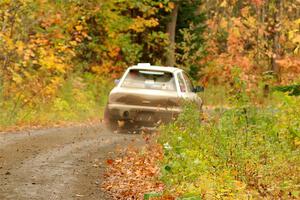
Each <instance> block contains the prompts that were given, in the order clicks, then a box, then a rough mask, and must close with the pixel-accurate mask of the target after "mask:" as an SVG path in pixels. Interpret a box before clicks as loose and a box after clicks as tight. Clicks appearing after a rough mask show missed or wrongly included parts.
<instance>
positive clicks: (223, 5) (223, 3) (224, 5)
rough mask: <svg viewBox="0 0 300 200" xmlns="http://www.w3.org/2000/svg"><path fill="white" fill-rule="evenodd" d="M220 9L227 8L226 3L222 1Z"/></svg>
mask: <svg viewBox="0 0 300 200" xmlns="http://www.w3.org/2000/svg"><path fill="white" fill-rule="evenodd" d="M220 7H223V8H225V7H227V1H226V0H224V1H223V2H222V3H221V5H220Z"/></svg>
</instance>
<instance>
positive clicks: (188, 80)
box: [183, 73, 194, 92]
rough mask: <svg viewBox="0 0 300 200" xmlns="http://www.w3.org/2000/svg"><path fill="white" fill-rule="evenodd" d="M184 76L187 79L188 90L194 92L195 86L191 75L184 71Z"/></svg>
mask: <svg viewBox="0 0 300 200" xmlns="http://www.w3.org/2000/svg"><path fill="white" fill-rule="evenodd" d="M183 78H184V80H185V83H186V86H187V90H188V92H193V89H194V86H193V83H192V81H191V80H190V78H189V76H188V75H187V74H185V73H183Z"/></svg>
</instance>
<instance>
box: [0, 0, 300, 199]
mask: <svg viewBox="0 0 300 200" xmlns="http://www.w3.org/2000/svg"><path fill="white" fill-rule="evenodd" d="M137 63H151V64H152V65H161V66H175V67H178V68H181V69H184V70H185V71H187V72H188V73H189V74H190V76H191V77H192V78H193V81H194V83H195V84H198V85H202V86H204V87H205V92H204V93H203V94H201V95H202V98H203V100H204V106H205V107H207V108H210V109H211V108H216V109H215V110H214V111H213V114H211V115H205V113H204V116H202V117H203V121H204V125H200V124H199V123H197V120H198V119H197V117H199V116H195V115H194V114H193V112H192V110H193V105H187V106H186V109H185V112H184V113H183V114H182V116H180V117H179V119H178V120H177V121H176V122H174V123H172V124H169V125H166V126H163V127H161V128H160V135H159V136H157V137H156V144H155V145H154V144H152V145H154V146H155V147H153V148H157V152H158V155H156V156H153V157H152V158H151V159H155V160H156V161H157V160H159V164H158V166H157V162H156V161H153V162H150V165H151V166H148V167H150V168H151V169H152V168H153V166H152V165H155V166H156V167H157V168H155V169H156V172H155V173H157V174H158V175H157V177H159V183H157V184H156V186H160V185H161V184H163V185H164V187H163V188H164V189H163V191H162V187H156V186H153V187H152V186H149V187H148V189H149V188H150V189H153V191H154V192H155V191H156V192H158V193H163V195H164V197H163V198H165V199H175V197H178V196H182V195H188V196H189V195H192V196H193V195H196V196H197V195H198V196H199V198H198V199H202V198H203V199H298V198H300V188H299V184H300V177H299V174H300V168H299V166H300V164H299V163H300V160H299V157H300V156H299V155H300V154H299V152H300V149H299V146H300V104H299V103H300V99H299V97H298V96H299V94H300V76H299V74H300V1H299V0H1V1H0V131H4V130H5V131H7V130H16V129H22V128H24V127H25V128H26V127H45V126H53V125H57V124H58V125H63V124H68V123H79V122H86V121H92V122H96V123H98V122H99V121H100V120H101V118H102V116H103V109H104V106H105V104H106V101H107V95H108V93H109V91H110V89H111V88H112V87H113V82H114V79H118V78H119V77H120V76H121V75H122V73H123V72H124V70H126V69H127V67H129V66H132V65H135V64H137ZM224 107H225V108H226V109H224ZM227 108H231V109H227ZM196 133H198V134H196ZM199 141H201V142H199ZM191 144H193V145H191ZM148 151H149V150H145V152H144V154H143V155H140V154H138V153H136V154H134V155H133V156H132V157H133V158H136V159H138V160H140V159H144V158H141V157H140V156H146V157H147V156H148V158H149V159H150V157H151V153H149V152H148ZM159 152H160V153H159ZM131 153H132V152H131ZM126 159H127V160H126ZM145 159H146V158H145ZM120 162H123V164H124V163H125V164H126V163H127V164H128V162H132V160H131V161H130V159H129V158H128V157H124V158H122V160H118V161H117V163H115V161H114V162H111V163H109V165H110V166H111V168H112V171H113V172H115V171H114V170H115V167H117V165H119V164H120ZM191 163H192V164H191ZM125 164H124V165H125ZM144 167H145V170H146V169H147V166H144ZM160 169H161V170H160ZM133 170H138V169H133ZM150 171H151V170H150ZM155 173H154V172H151V173H148V174H146V175H145V176H146V177H147V176H150V177H152V175H153V174H155ZM111 174H112V176H113V175H114V173H111ZM149 174H151V175H149ZM125 178H126V177H125ZM127 178H128V177H127ZM123 179H124V177H123ZM145 180H148V179H145ZM203 180H205V181H206V184H202V183H203V182H201V181H203ZM114 181H119V182H117V183H115V182H114ZM122 181H124V180H119V179H118V180H117V179H116V178H113V177H112V179H110V180H108V182H107V183H106V185H105V186H104V188H106V189H107V190H108V191H111V193H112V195H113V196H114V197H115V198H117V199H118V198H125V197H129V196H132V195H137V197H140V196H141V195H143V194H145V193H147V192H149V191H137V190H132V188H131V186H128V190H125V191H123V193H118V192H116V190H114V187H113V185H119V184H121V183H123V184H125V185H126V183H124V182H122ZM120 182H121V183H120ZM133 191H136V192H133ZM118 195H121V197H120V196H118ZM126 195H127V196H126ZM195 198H196V197H195ZM196 199H197V198H196Z"/></svg>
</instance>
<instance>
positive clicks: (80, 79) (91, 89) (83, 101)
mask: <svg viewBox="0 0 300 200" xmlns="http://www.w3.org/2000/svg"><path fill="white" fill-rule="evenodd" d="M111 88H112V86H111V82H110V81H108V80H107V79H105V78H103V77H99V76H95V75H91V74H88V73H87V74H83V75H80V76H71V77H69V78H67V79H66V80H65V82H64V83H63V84H62V85H61V87H60V89H59V91H58V93H57V95H56V96H55V97H53V98H51V99H50V100H48V99H47V101H43V99H42V98H41V99H38V96H37V97H33V99H31V100H30V102H29V103H27V102H25V103H23V102H18V101H17V100H15V99H14V100H12V99H3V98H2V97H0V130H1V129H2V130H5V129H7V128H11V127H14V126H15V127H17V126H34V125H39V126H41V125H51V124H55V123H65V122H80V121H85V120H89V119H100V118H101V117H102V115H103V108H104V106H105V103H106V101H107V96H108V93H109V91H110V89H111Z"/></svg>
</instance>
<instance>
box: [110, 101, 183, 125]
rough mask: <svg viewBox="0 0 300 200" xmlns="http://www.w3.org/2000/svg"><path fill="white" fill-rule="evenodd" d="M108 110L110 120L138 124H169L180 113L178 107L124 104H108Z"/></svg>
mask: <svg viewBox="0 0 300 200" xmlns="http://www.w3.org/2000/svg"><path fill="white" fill-rule="evenodd" d="M108 110H109V116H110V118H111V119H115V120H133V121H140V122H158V121H161V122H170V121H172V120H173V119H175V118H176V117H177V116H178V114H179V113H180V112H181V111H182V109H181V108H178V107H173V108H166V107H153V106H139V105H125V104H108Z"/></svg>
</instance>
